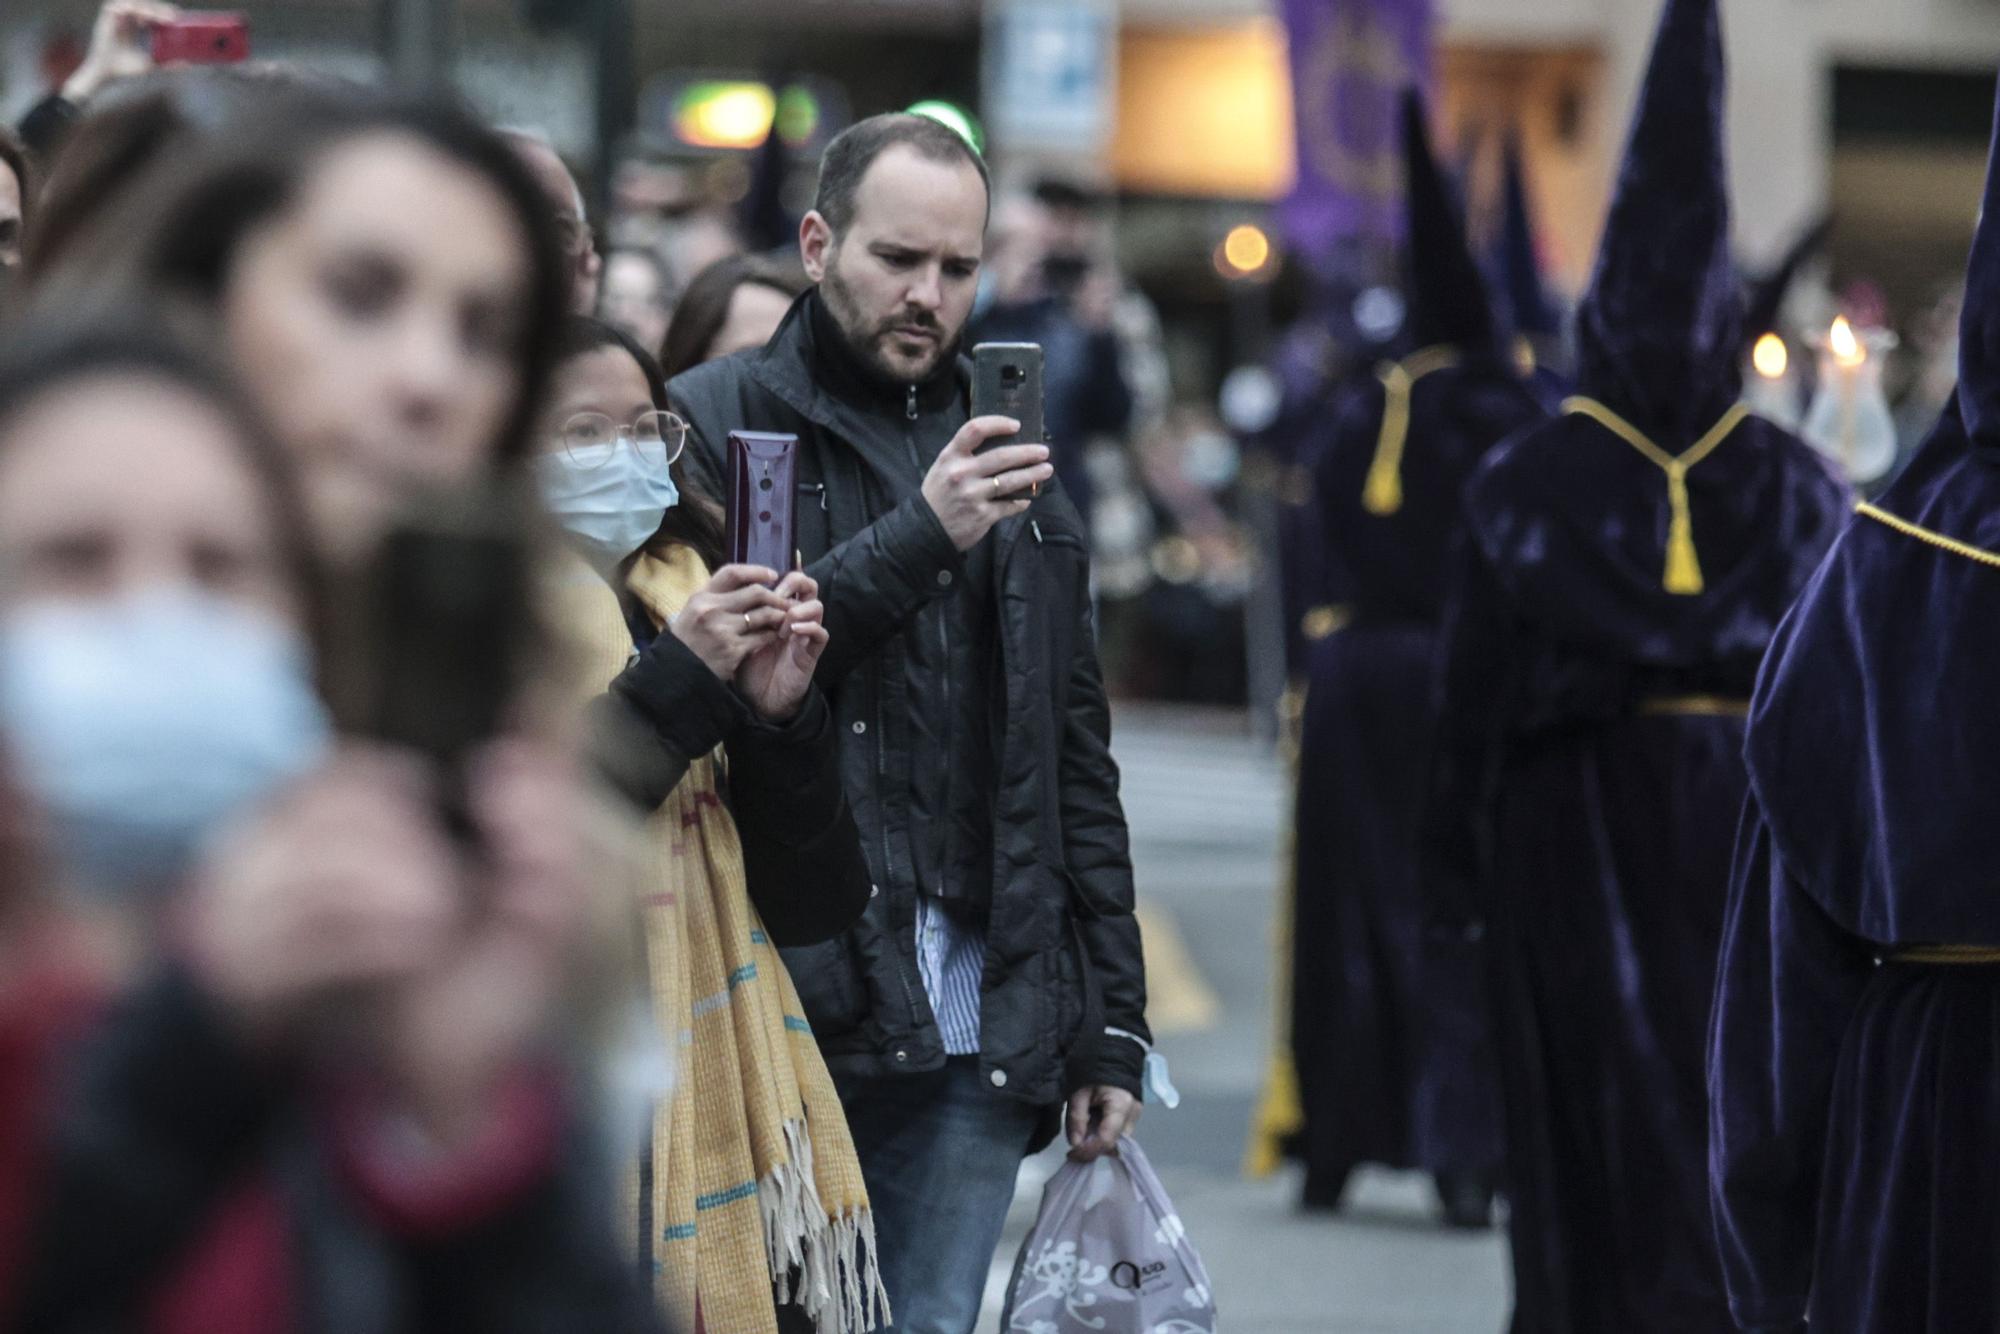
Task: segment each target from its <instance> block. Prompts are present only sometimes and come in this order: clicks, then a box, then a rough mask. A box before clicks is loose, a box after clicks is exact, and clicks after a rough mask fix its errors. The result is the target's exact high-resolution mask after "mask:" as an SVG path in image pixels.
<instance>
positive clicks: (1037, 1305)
mask: <svg viewBox="0 0 2000 1334" xmlns="http://www.w3.org/2000/svg"><path fill="white" fill-rule="evenodd" d="M1000 1328H1001V1329H1002V1331H1004V1334H1216V1319H1215V1296H1214V1293H1213V1292H1212V1291H1211V1289H1210V1288H1209V1285H1208V1271H1207V1270H1206V1269H1204V1268H1203V1267H1202V1263H1201V1257H1200V1256H1199V1255H1196V1254H1195V1250H1194V1247H1193V1246H1192V1245H1191V1244H1190V1243H1189V1242H1188V1239H1187V1229H1185V1228H1184V1227H1182V1226H1181V1220H1180V1215H1179V1214H1176V1213H1175V1212H1174V1206H1173V1203H1172V1202H1171V1201H1169V1200H1168V1199H1167V1192H1166V1191H1165V1190H1164V1189H1162V1188H1161V1186H1160V1179H1159V1178H1158V1177H1157V1176H1155V1175H1154V1174H1153V1168H1152V1165H1151V1164H1149V1163H1148V1162H1147V1161H1146V1155H1145V1154H1144V1153H1141V1152H1140V1151H1139V1146H1138V1144H1137V1143H1135V1142H1134V1141H1132V1140H1130V1139H1126V1140H1122V1141H1120V1143H1119V1145H1118V1155H1117V1156H1116V1157H1111V1156H1109V1155H1107V1156H1105V1157H1103V1158H1099V1159H1098V1160H1097V1161H1096V1162H1094V1163H1090V1164H1088V1165H1085V1164H1082V1163H1064V1164H1063V1165H1062V1166H1061V1167H1060V1168H1059V1169H1057V1171H1056V1174H1055V1175H1054V1176H1053V1177H1050V1178H1049V1184H1048V1185H1047V1186H1046V1187H1045V1188H1044V1189H1043V1191H1042V1209H1041V1212H1040V1213H1039V1214H1037V1215H1036V1217H1035V1226H1034V1228H1033V1229H1032V1230H1031V1231H1030V1232H1029V1233H1028V1239H1027V1240H1026V1241H1024V1242H1022V1243H1021V1255H1020V1258H1019V1259H1018V1260H1016V1261H1015V1262H1014V1278H1013V1281H1012V1282H1011V1283H1009V1284H1008V1286H1007V1305H1006V1308H1005V1311H1004V1313H1003V1314H1002V1315H1001V1317H1000Z"/></svg>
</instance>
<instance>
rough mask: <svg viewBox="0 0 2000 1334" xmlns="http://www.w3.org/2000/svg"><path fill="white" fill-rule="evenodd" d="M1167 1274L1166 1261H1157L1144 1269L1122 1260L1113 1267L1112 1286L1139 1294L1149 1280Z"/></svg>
mask: <svg viewBox="0 0 2000 1334" xmlns="http://www.w3.org/2000/svg"><path fill="white" fill-rule="evenodd" d="M1166 1272H1167V1262H1166V1261H1165V1260H1155V1261H1154V1262H1153V1263H1152V1264H1149V1265H1147V1266H1146V1267H1145V1268H1143V1269H1141V1268H1140V1267H1139V1266H1138V1265H1135V1264H1133V1263H1132V1262H1131V1261H1130V1260H1120V1261H1119V1262H1118V1263H1117V1264H1115V1265H1113V1266H1111V1286H1112V1287H1114V1288H1123V1289H1125V1291H1127V1292H1137V1291H1139V1290H1140V1289H1141V1288H1143V1287H1144V1286H1145V1284H1146V1280H1147V1279H1149V1278H1157V1277H1159V1276H1160V1275H1162V1274H1164V1273H1166Z"/></svg>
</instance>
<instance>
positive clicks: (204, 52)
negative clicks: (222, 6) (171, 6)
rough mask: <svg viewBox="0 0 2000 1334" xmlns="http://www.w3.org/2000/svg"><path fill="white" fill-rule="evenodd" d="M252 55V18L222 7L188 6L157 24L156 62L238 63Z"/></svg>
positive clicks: (182, 63) (155, 41) (154, 47)
mask: <svg viewBox="0 0 2000 1334" xmlns="http://www.w3.org/2000/svg"><path fill="white" fill-rule="evenodd" d="M249 58H250V20H249V19H247V18H245V17H244V16H243V15H241V14H236V13H229V12H226V11H224V10H219V9H190V10H184V11H182V13H181V16H180V17H179V18H177V19H175V20H173V21H172V22H170V23H156V24H154V25H153V63H154V64H156V65H235V64H240V63H241V62H243V61H245V60H248V59H249Z"/></svg>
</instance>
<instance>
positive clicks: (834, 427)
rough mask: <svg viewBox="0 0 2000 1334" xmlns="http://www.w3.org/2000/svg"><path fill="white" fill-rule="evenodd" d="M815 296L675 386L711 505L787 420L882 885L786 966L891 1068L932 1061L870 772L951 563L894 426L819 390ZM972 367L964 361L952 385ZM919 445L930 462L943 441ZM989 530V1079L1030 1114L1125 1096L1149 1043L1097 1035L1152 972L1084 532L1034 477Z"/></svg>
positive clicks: (834, 690)
mask: <svg viewBox="0 0 2000 1334" xmlns="http://www.w3.org/2000/svg"><path fill="white" fill-rule="evenodd" d="M816 300H817V298H816V296H814V295H813V294H810V293H809V294H808V295H807V296H806V297H804V298H801V300H800V302H799V303H798V304H797V305H795V306H794V307H793V308H792V312H791V314H790V315H789V316H788V317H787V318H786V320H785V323H784V324H783V325H782V326H781V327H780V328H779V330H778V332H777V334H776V335H775V336H774V337H773V338H772V340H771V342H770V344H769V345H768V346H766V347H765V348H762V349H760V350H757V351H754V352H748V353H743V354H740V355H738V356H734V357H729V358H725V359H723V360H721V361H715V362H710V363H708V364H706V365H704V366H699V367H697V368H695V369H694V370H691V371H689V372H687V373H686V374H684V375H682V376H680V377H679V378H677V379H676V380H675V381H674V382H673V383H672V384H671V385H669V386H668V396H669V397H670V398H671V399H672V401H673V402H674V404H675V406H676V408H677V409H678V410H679V411H680V412H681V413H682V415H683V416H685V417H686V418H687V420H688V422H689V424H690V426H691V428H692V434H693V437H694V438H693V440H692V442H691V444H690V448H689V451H688V457H689V459H690V461H691V465H692V467H693V469H694V470H695V471H696V473H697V474H698V475H699V476H700V478H701V480H702V481H703V482H704V484H705V485H707V486H708V487H709V488H710V489H711V493H712V494H714V495H717V496H723V495H725V494H726V492H725V490H724V488H723V486H722V485H721V482H720V477H721V474H722V465H723V452H722V451H723V449H724V448H725V444H726V439H727V435H728V432H730V431H731V430H738V429H747V430H762V431H783V432H791V433H794V434H796V435H797V436H798V437H799V440H800V443H801V449H800V466H799V484H800V487H801V493H800V497H799V542H800V547H801V549H802V551H803V553H804V556H805V559H806V564H807V569H808V572H809V573H811V574H812V576H813V577H814V578H815V579H817V580H818V581H819V586H820V596H821V598H822V600H823V601H824V602H825V603H826V609H827V610H826V625H827V630H828V632H829V634H830V635H831V638H832V642H831V643H830V644H829V646H828V648H827V651H826V654H825V656H824V657H823V658H822V659H821V662H820V666H819V672H818V677H817V680H818V682H819V684H820V686H821V688H822V689H824V690H825V691H826V692H827V695H828V698H829V700H830V701H831V704H832V707H833V714H834V719H835V722H836V725H837V730H838V732H839V734H840V739H841V743H842V757H841V768H842V773H843V776H844V779H845V783H846V788H847V795H848V798H849V801H850V802H851V803H852V805H853V808H854V816H855V820H856V822H857V823H858V824H859V826H860V828H861V835H862V849H863V852H864V853H865V855H866V856H867V859H868V863H869V865H870V867H871V868H872V869H873V872H874V879H875V885H876V890H875V892H874V898H873V900H872V901H871V902H870V903H869V905H868V910H867V912H866V913H865V915H864V916H863V917H862V919H861V921H860V922H859V923H858V924H857V925H856V926H854V927H853V929H851V930H849V931H847V932H846V933H845V934H843V935H842V936H841V938H840V939H838V940H834V941H830V942H827V943H826V944H822V945H815V946H812V947H809V948H805V949H794V950H788V951H787V952H786V961H787V963H788V965H789V966H790V968H791V972H792V976H793V979H794V980H795V981H796V982H797V984H798V988H799V991H800V993H801V994H802V996H803V997H804V999H805V1005H806V1010H807V1013H808V1016H809V1017H810V1019H811V1020H812V1024H813V1031H814V1032H815V1034H816V1035H817V1036H818V1038H819V1042H820V1049H821V1051H822V1052H824V1054H825V1056H826V1058H827V1062H828V1064H829V1066H831V1067H832V1068H833V1070H834V1071H835V1072H836V1073H841V1074H850V1075H862V1076H872V1075H889V1074H896V1073H902V1072H910V1071H919V1070H930V1069H935V1068H937V1067H938V1066H939V1065H941V1064H942V1063H943V1061H944V1059H945V1054H944V1049H943V1045H942V1042H941V1040H940V1037H939V1034H938V1028H937V1023H936V1020H935V1018H934V1017H933V1015H932V1013H931V1009H930V1006H929V1004H928V1002H927V1001H926V1000H925V998H924V991H923V986H922V982H921V979H920V976H919V974H918V971H917V953H916V929H915V921H916V901H915V886H914V884H913V882H912V880H911V878H910V875H909V867H908V865H907V861H908V858H907V856H906V855H904V854H902V853H901V852H899V849H898V847H897V840H896V838H895V837H894V836H893V835H894V831H897V830H902V829H907V827H908V823H909V814H910V812H909V810H908V809H907V808H908V805H909V800H908V792H909V784H908V783H907V782H899V781H884V779H885V776H889V775H893V774H894V773H896V772H897V771H898V766H899V764H900V763H901V762H903V761H904V760H906V759H907V738H908V736H909V733H910V728H911V725H912V724H911V718H910V715H909V709H910V707H911V706H910V703H909V701H908V699H907V697H906V688H907V682H908V680H909V659H910V655H909V648H908V644H907V635H906V632H907V630H908V629H909V627H910V626H911V625H912V623H913V622H914V621H915V620H916V619H917V618H918V616H919V614H920V613H921V612H922V611H923V609H924V608H925V607H926V606H927V605H929V604H930V603H931V602H933V601H934V600H935V599H937V598H939V597H940V596H941V595H942V594H943V593H944V592H945V591H946V590H948V589H950V588H951V587H952V586H953V583H954V581H955V580H957V579H959V578H960V577H962V576H963V574H964V572H965V569H966V562H965V561H964V560H963V558H962V557H961V556H960V554H959V552H958V551H957V549H956V548H955V547H954V546H953V544H952V542H951V540H950V538H949V537H948V536H947V535H946V533H945V531H944V528H943V527H942V525H941V524H940V523H939V522H938V519H937V516H936V515H935V514H933V513H932V511H931V508H930V506H929V505H928V504H927V503H926V502H925V500H924V499H923V496H922V495H921V493H919V492H917V491H915V490H914V489H912V488H911V487H910V485H909V482H908V480H907V479H908V474H909V457H910V447H911V442H910V441H909V440H908V439H906V438H905V425H906V422H905V420H904V419H903V418H901V417H899V416H897V415H895V414H892V413H885V412H883V411H882V410H881V409H880V408H879V407H871V406H864V405H862V404H860V403H858V402H856V401H855V400H854V399H853V398H852V397H851V396H843V394H841V393H836V392H834V391H833V390H832V389H830V388H829V387H828V386H829V384H830V383H832V382H834V381H835V380H836V379H837V378H838V377H836V376H834V375H832V374H830V373H829V368H828V366H827V364H826V363H825V362H824V361H823V360H822V355H823V354H821V353H819V352H816V350H815V341H816V337H815V329H814V323H815V322H814V320H813V318H812V312H811V306H812V304H813V303H814V302H815V301H816ZM967 376H968V368H967V367H965V366H964V365H961V366H960V367H958V381H959V392H960V393H961V394H963V393H964V392H966V390H965V384H966V381H967ZM926 443H927V444H928V450H927V451H926V456H929V455H934V454H935V453H936V452H937V449H938V448H939V447H940V446H942V444H943V443H944V442H943V441H929V442H926ZM884 496H900V497H901V499H900V500H897V501H895V502H893V503H888V502H884V501H882V500H881V499H880V498H881V497H884ZM877 511H881V512H877ZM985 540H986V541H987V542H988V543H991V544H992V549H991V556H992V559H991V560H990V561H987V562H983V564H984V565H985V566H986V567H987V568H988V569H990V571H991V578H992V586H991V588H990V590H989V592H990V602H991V605H992V606H993V607H995V608H997V610H998V617H999V626H998V635H997V637H996V639H997V643H998V646H999V662H998V663H997V664H996V670H995V671H994V672H993V677H994V680H995V683H996V685H997V686H998V688H999V691H1000V694H1001V696H1002V697H1001V698H1000V699H999V700H997V701H996V714H997V716H998V718H999V723H998V725H997V726H996V729H995V748H996V751H997V754H996V756H995V759H996V767H997V775H996V776H995V778H996V786H995V790H994V792H993V811H994V840H993V847H994V857H993V861H994V867H993V872H994V873H993V886H992V895H991V904H990V914H989V918H988V924H987V953H986V970H985V983H984V987H983V992H982V1002H981V1009H982V1014H981V1044H982V1051H981V1054H980V1061H981V1068H982V1071H983V1072H984V1073H985V1075H986V1076H987V1078H988V1079H989V1080H991V1081H992V1083H993V1084H994V1086H995V1087H997V1088H999V1089H1000V1090H1001V1091H1002V1092H1003V1093H1005V1094H1006V1095H1007V1096H1010V1097H1013V1098H1017V1099H1019V1100H1022V1101H1025V1102H1030V1103H1034V1104H1037V1105H1042V1106H1047V1105H1051V1104H1054V1103H1057V1102H1060V1101H1061V1100H1062V1099H1063V1098H1064V1097H1065V1096H1066V1095H1067V1094H1068V1093H1070V1092H1072V1091H1074V1090H1075V1089H1077V1088H1079V1087H1082V1086H1084V1085H1086V1084H1111V1085H1116V1086H1118V1087H1120V1088H1124V1089H1126V1090H1128V1091H1130V1092H1132V1093H1135V1094H1136V1093H1138V1092H1139V1089H1140V1073H1141V1070H1142V1067H1143V1060H1144V1050H1143V1048H1142V1047H1141V1046H1140V1045H1139V1044H1138V1043H1137V1042H1132V1041H1127V1040H1124V1039H1122V1038H1107V1037H1106V1036H1105V1034H1104V1030H1105V1029H1106V1028H1107V1027H1110V1028H1115V1029H1119V1030H1122V1031H1123V1032H1125V1033H1129V1034H1132V1035H1135V1036H1138V1037H1145V1036H1146V1035H1147V1029H1146V1026H1145V1009H1146V985H1145V976H1144V970H1143V964H1142V959H1141V952H1140V944H1139V927H1138V922H1137V921H1136V919H1135V918H1134V917H1133V915H1132V904H1133V898H1132V864H1131V858H1130V854H1129V850H1128V846H1127V839H1126V830H1125V816H1124V811H1123V809H1122V808H1121V807H1120V805H1119V801H1118V769H1117V766H1116V765H1115V764H1114V763H1113V762H1112V759H1111V752H1110V745H1109V742H1110V711H1109V708H1108V707H1107V704H1106V701H1105V696H1104V685H1103V679H1102V676H1101V674H1100V672H1099V670H1098V665H1097V648H1096V642H1095V626H1094V623H1093V614H1092V609H1091V601H1090V591H1089V558H1088V556H1087V554H1086V551H1087V548H1086V543H1085V533H1084V531H1083V525H1082V521H1081V520H1080V519H1079V517H1078V515H1077V512H1076V508H1075V507H1074V506H1073V505H1072V504H1070V502H1069V501H1068V499H1067V498H1065V497H1064V496H1063V494H1062V493H1061V490H1060V488H1059V487H1046V488H1044V491H1043V494H1042V496H1041V498H1040V499H1039V500H1037V501H1036V502H1035V503H1034V505H1033V507H1032V508H1031V509H1030V510H1029V512H1028V513H1027V514H1025V515H1022V516H1021V517H1019V518H1015V519H1009V520H1007V521H1005V522H1003V523H1001V524H1000V525H999V526H998V527H996V528H995V529H994V530H993V532H992V533H991V534H989V535H988V536H987V538H986V539H985ZM915 693H916V695H917V697H918V698H920V699H921V698H929V697H932V692H930V691H928V690H926V689H923V688H921V686H919V688H917V690H916V692H915Z"/></svg>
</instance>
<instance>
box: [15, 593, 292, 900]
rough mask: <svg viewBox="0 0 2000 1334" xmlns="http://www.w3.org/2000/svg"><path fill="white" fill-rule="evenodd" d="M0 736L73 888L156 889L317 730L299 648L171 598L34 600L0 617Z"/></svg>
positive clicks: (202, 605) (192, 598)
mask: <svg viewBox="0 0 2000 1334" xmlns="http://www.w3.org/2000/svg"><path fill="white" fill-rule="evenodd" d="M0 735H4V738H5V744H6V747H7V762H8V764H9V767H10V769H11V771H12V773H13V775H14V777H15V780H16V781H17V782H18V783H19V785H20V786H21V788H22V789H23V791H24V792H25V793H26V794H27V795H28V796H29V797H30V798H32V799H33V800H34V801H35V802H36V803H37V804H38V805H39V806H40V807H41V808H42V810H43V812H44V813H45V814H46V816H47V817H48V820H49V824H50V828H51V830H52V832H53V834H54V836H55V840H56V845H57V846H56V847H55V849H54V851H55V852H56V853H57V854H58V856H59V857H60V858H61V859H62V860H63V862H64V863H65V865H66V868H67V870H68V871H69V872H70V877H71V880H72V882H73V883H74V884H75V885H76V886H77V887H78V888H79V889H82V890H84V891H86V892H90V893H95V894H101V895H103V896H105V897H112V898H126V897H132V896H135V895H139V894H143V893H146V892H149V891H155V892H156V891H158V890H161V889H166V888H170V887H172V886H173V885H174V883H175V882H176V881H178V879H179V878H180V877H181V875H182V874H183V873H185V872H186V870H187V869H188V867H189V865H190V864H191V862H192V861H193V859H194V857H195V855H196V854H197V853H198V852H199V851H200V849H201V846H202V844H203V843H204V842H205V841H206V840H207V839H208V838H210V837H211V836H212V835H214V834H215V833H216V832H217V831H218V830H219V829H220V828H221V827H222V826H223V825H224V824H225V823H226V822H227V821H228V819H229V818H230V817H231V816H234V815H237V814H239V813H241V812H243V811H244V810H246V809H247V808H249V807H251V806H253V805H254V804H255V803H256V802H258V801H259V800H261V799H263V798H265V797H268V796H270V795H271V794H272V793H273V792H274V791H275V790H276V789H277V788H279V787H280V786H282V785H283V784H285V783H287V782H289V781H290V780H292V779H294V778H297V777H298V776H300V775H301V774H303V773H305V772H306V771H307V770H308V769H310V768H311V767H312V766H313V765H314V764H315V763H316V762H317V761H318V760H319V759H320V758H321V757H322V756H323V755H324V754H325V753H326V750H327V747H328V744H329V740H330V737H331V729H330V727H329V725H328V722H327V717H326V712H325V710H324V708H323V707H322V705H321V704H320V701H319V698H318V696H317V695H316V694H315V693H314V690H313V682H312V670H311V664H310V662H309V655H308V653H307V651H306V647H305V645H304V644H303V643H302V642H301V641H300V638H299V636H298V634H297V633H296V632H294V631H293V630H291V629H289V628H287V627H286V626H284V625H283V624H281V623H280V622H278V621H276V620H275V619H273V618H271V617H268V616H265V615H262V614H259V613H257V612H255V611H252V610H249V609H247V608H244V607H242V606H239V605H238V604H235V603H232V602H228V601H226V600H224V599H221V598H216V597H212V596H209V595H205V594H198V593H194V592H190V591H187V590H184V589H168V590H149V591H147V592H145V593H141V594H136V595H133V596H131V597H126V598H119V599H113V600H99V601H61V602H46V603H39V604H35V605H32V606H28V607H25V608H23V609H21V610H19V611H16V612H13V613H12V614H10V615H8V616H7V617H6V618H5V620H4V621H0Z"/></svg>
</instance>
